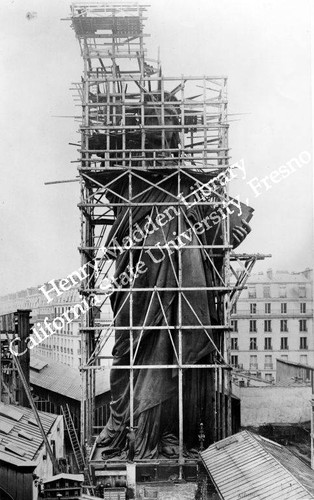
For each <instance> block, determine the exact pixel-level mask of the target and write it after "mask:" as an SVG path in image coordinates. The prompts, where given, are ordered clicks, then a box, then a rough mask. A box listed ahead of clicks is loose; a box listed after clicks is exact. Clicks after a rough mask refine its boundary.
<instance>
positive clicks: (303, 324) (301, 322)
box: [299, 319, 307, 332]
mask: <svg viewBox="0 0 314 500" xmlns="http://www.w3.org/2000/svg"><path fill="white" fill-rule="evenodd" d="M299 326H300V332H307V324H306V319H300V320H299Z"/></svg>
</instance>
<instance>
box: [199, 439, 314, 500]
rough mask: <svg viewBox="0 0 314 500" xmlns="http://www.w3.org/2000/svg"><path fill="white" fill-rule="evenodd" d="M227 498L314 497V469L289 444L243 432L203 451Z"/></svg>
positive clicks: (307, 499)
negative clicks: (292, 450)
mask: <svg viewBox="0 0 314 500" xmlns="http://www.w3.org/2000/svg"><path fill="white" fill-rule="evenodd" d="M201 458H202V460H203V463H204V465H205V467H206V469H207V471H208V473H209V475H210V477H211V478H212V480H213V482H214V484H215V486H216V488H217V491H218V492H219V494H220V496H221V498H222V499H224V500H238V499H240V498H245V499H246V500H275V499H276V500H278V499H279V498H282V499H283V498H284V499H285V500H310V499H311V498H312V499H314V471H313V470H312V469H310V467H308V466H307V465H306V464H305V463H303V462H302V461H301V460H300V459H299V458H298V457H296V456H295V455H294V454H293V453H291V451H289V450H288V449H287V448H286V447H284V446H281V445H279V444H277V443H275V442H273V441H270V440H269V439H266V438H263V437H262V436H259V435H258V434H252V433H251V432H248V431H243V432H239V433H238V434H235V435H234V436H231V437H228V438H226V439H223V440H221V441H219V442H218V443H215V444H212V445H211V446H209V448H207V449H206V450H205V451H203V452H202V453H201Z"/></svg>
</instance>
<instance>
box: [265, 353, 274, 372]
mask: <svg viewBox="0 0 314 500" xmlns="http://www.w3.org/2000/svg"><path fill="white" fill-rule="evenodd" d="M264 368H265V370H272V369H273V357H272V356H270V355H268V354H266V355H265V366H264Z"/></svg>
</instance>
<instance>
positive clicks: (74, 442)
mask: <svg viewBox="0 0 314 500" xmlns="http://www.w3.org/2000/svg"><path fill="white" fill-rule="evenodd" d="M61 411H62V415H63V417H64V422H65V426H66V428H67V431H68V435H69V438H70V441H71V446H72V450H73V453H74V458H75V462H76V465H77V468H78V472H80V473H82V474H84V478H85V484H86V485H87V487H89V488H91V489H93V484H92V480H91V476H90V473H89V470H88V467H87V465H86V461H85V457H84V454H83V450H82V448H81V445H80V442H79V439H78V437H77V433H76V430H75V427H74V423H73V419H72V415H71V412H70V408H69V405H68V404H66V405H65V406H61Z"/></svg>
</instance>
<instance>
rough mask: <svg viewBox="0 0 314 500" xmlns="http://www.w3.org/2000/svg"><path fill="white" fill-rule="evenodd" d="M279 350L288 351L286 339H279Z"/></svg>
mask: <svg viewBox="0 0 314 500" xmlns="http://www.w3.org/2000/svg"><path fill="white" fill-rule="evenodd" d="M280 349H281V350H287V349H288V337H281V339H280Z"/></svg>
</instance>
